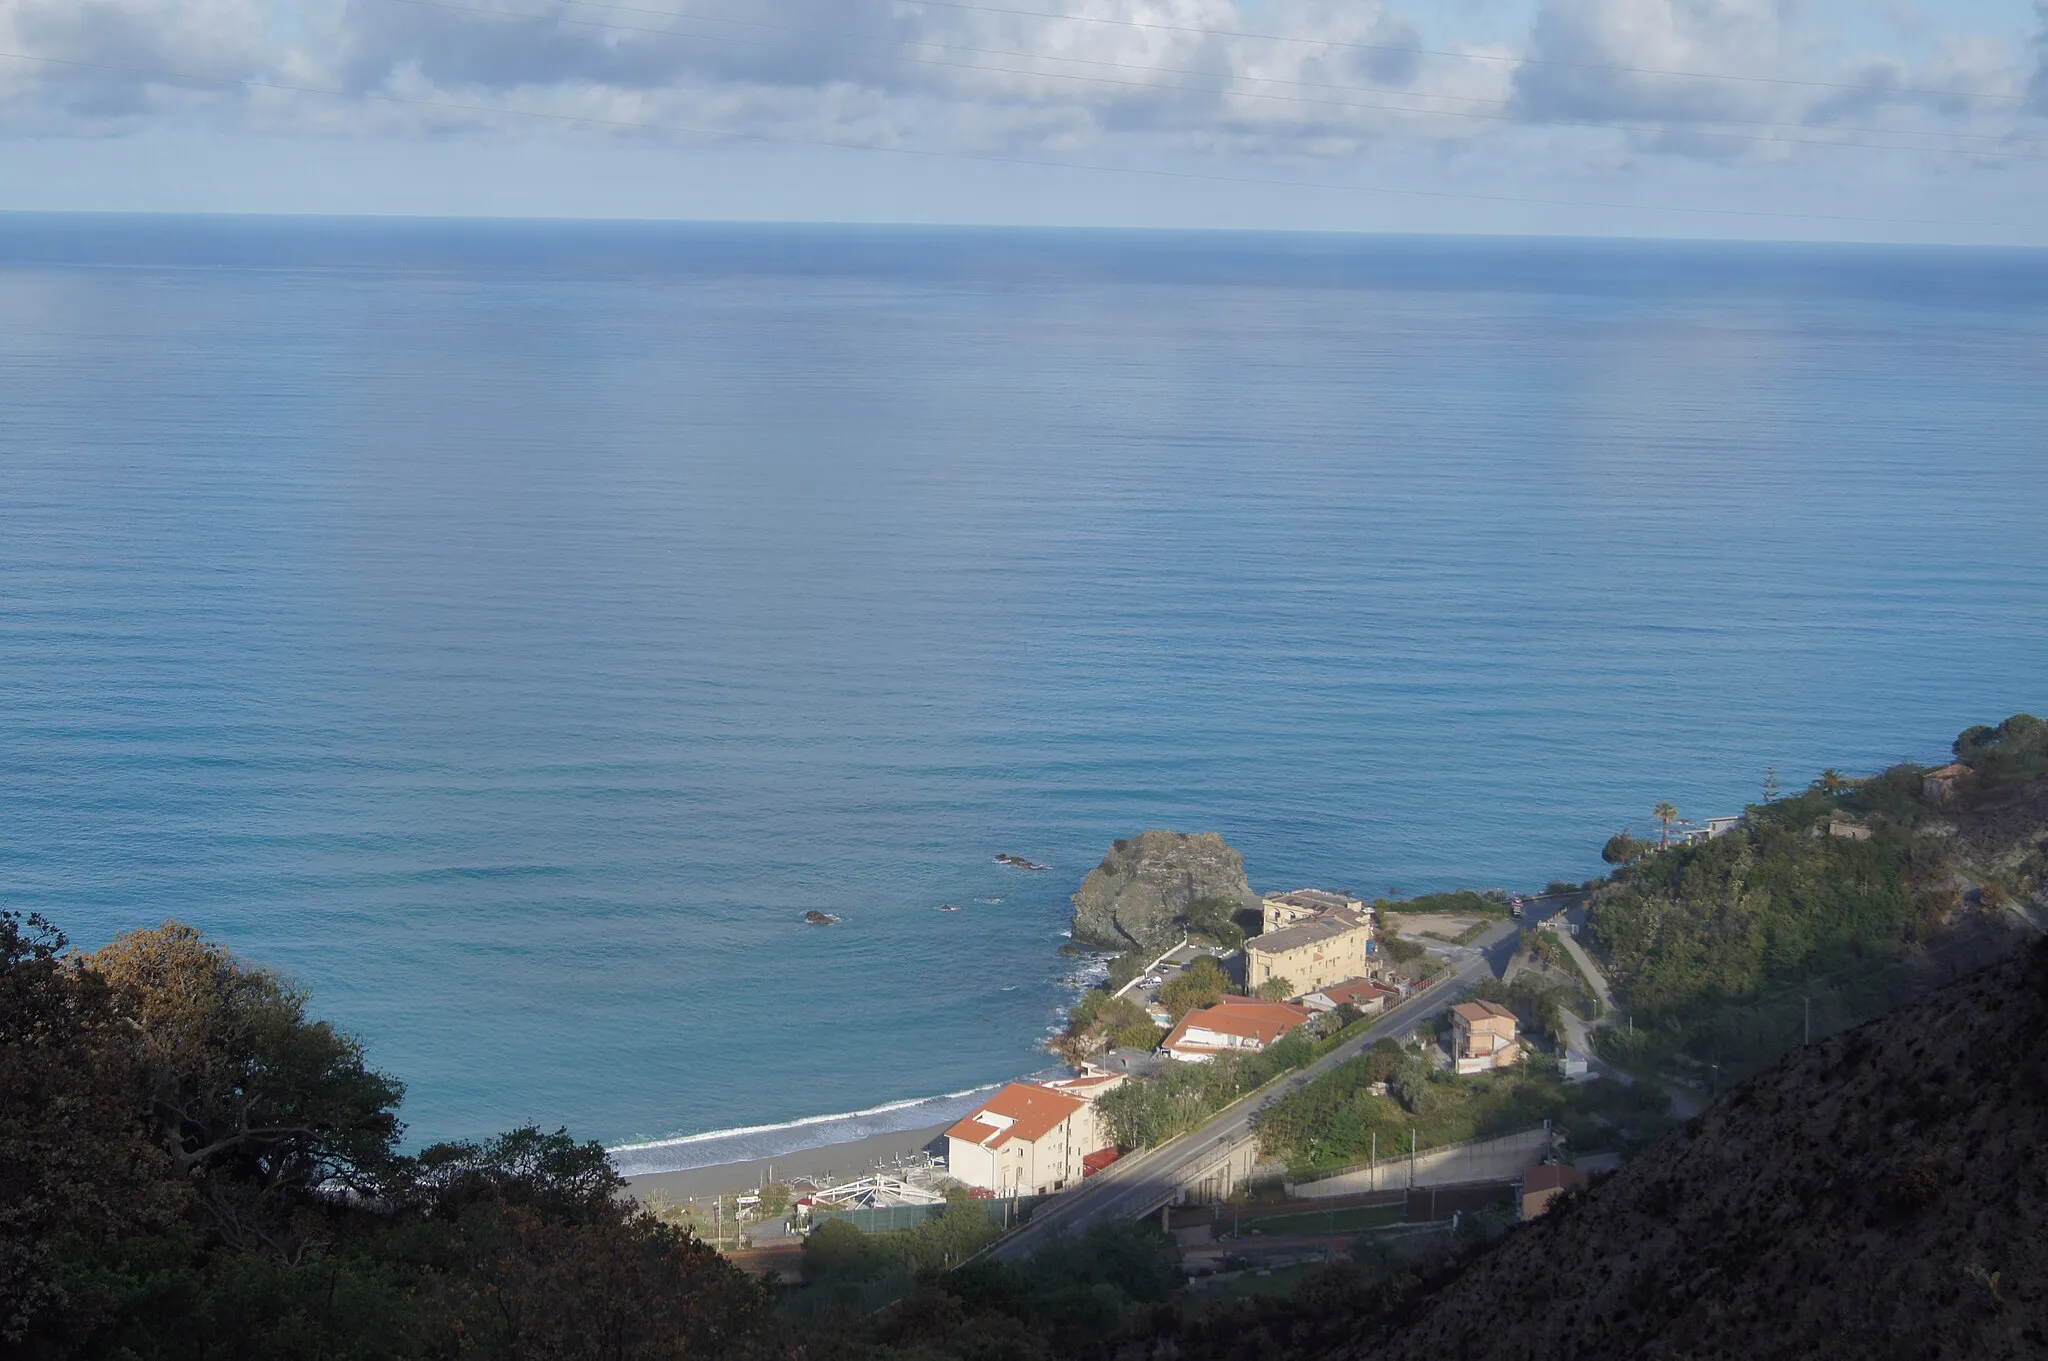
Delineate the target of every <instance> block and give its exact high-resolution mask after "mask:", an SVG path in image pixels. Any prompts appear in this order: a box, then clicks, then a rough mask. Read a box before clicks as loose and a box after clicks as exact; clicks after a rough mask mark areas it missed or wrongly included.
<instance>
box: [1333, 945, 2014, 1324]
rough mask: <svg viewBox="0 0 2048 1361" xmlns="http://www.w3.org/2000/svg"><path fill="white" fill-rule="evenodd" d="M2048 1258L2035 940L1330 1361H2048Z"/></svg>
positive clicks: (1862, 1031)
mask: <svg viewBox="0 0 2048 1361" xmlns="http://www.w3.org/2000/svg"><path fill="white" fill-rule="evenodd" d="M2044 1248H2048V945H2035V946H2032V947H2029V949H2028V950H2027V951H2026V953H2025V954H2024V955H2022V956H2019V957H2015V958H2013V959H2011V960H2009V961H2007V962H2006V963H2003V964H2000V965H1997V966H1995V967H1993V968H1991V969H1989V970H1986V971H1984V972H1982V973H1979V974H1976V975H1974V976H1972V977H1970V978H1968V979H1966V980H1964V981H1962V982H1960V983H1956V984H1953V985H1951V986H1949V987H1947V988H1943V989H1940V990H1939V991H1937V992H1934V993H1932V994H1930V995H1928V996H1927V997H1926V998H1924V999H1922V1000H1920V1001H1918V1002H1915V1003H1912V1004H1910V1005H1908V1006H1906V1007H1904V1008H1901V1009H1900V1010H1898V1011H1895V1012H1893V1013H1892V1014H1890V1015H1888V1016H1886V1017H1884V1018H1882V1019H1881V1020H1878V1021H1874V1022H1872V1023H1870V1024H1868V1025H1865V1026H1863V1027H1860V1028H1858V1029H1856V1030H1852V1031H1849V1032H1846V1033H1844V1034H1841V1035H1837V1036H1834V1037H1833V1038H1831V1039H1828V1040H1825V1041H1822V1042H1820V1043H1817V1044H1814V1045H1812V1046H1811V1047H1809V1048H1807V1049H1804V1050H1802V1051H1801V1052H1799V1053H1797V1054H1795V1055H1793V1056H1791V1057H1790V1058H1788V1059H1787V1060H1786V1061H1785V1062H1784V1063H1783V1064H1781V1065H1780V1066H1779V1067H1777V1068H1775V1069H1773V1070H1772V1071H1770V1072H1768V1073H1765V1074H1763V1075H1762V1076H1760V1077H1758V1078H1756V1079H1754V1080H1753V1081H1751V1082H1749V1083H1748V1084H1746V1085H1744V1086H1742V1087H1740V1088H1737V1089H1736V1090H1735V1091H1733V1092H1731V1093H1729V1095H1728V1096H1727V1097H1726V1098H1724V1099H1723V1100H1722V1101H1721V1102H1719V1103H1718V1104H1717V1105H1715V1106H1714V1107H1713V1108H1712V1109H1710V1110H1709V1111H1707V1113H1706V1114H1705V1115H1703V1116H1701V1117H1700V1118H1699V1119H1698V1120H1696V1121H1693V1122H1690V1123H1688V1124H1687V1125H1685V1126H1683V1127H1681V1128H1680V1129H1678V1130H1675V1131H1673V1132H1672V1133H1671V1134H1670V1135H1668V1136H1667V1137H1666V1138H1665V1139H1664V1140H1663V1141H1661V1142H1660V1143H1658V1144H1657V1145H1655V1146H1654V1147H1652V1148H1651V1149H1650V1150H1649V1151H1648V1152H1646V1153H1645V1154H1644V1156H1642V1157H1641V1158H1639V1159H1637V1160H1636V1161H1635V1162H1634V1163H1632V1164H1630V1165H1629V1166H1628V1167H1627V1168H1626V1169H1624V1170H1623V1171H1621V1172H1619V1173H1617V1174H1615V1175H1614V1176H1613V1177H1611V1178H1609V1179H1607V1180H1605V1181H1603V1182H1600V1183H1598V1184H1596V1185H1595V1186H1594V1187H1593V1188H1592V1189H1591V1190H1590V1191H1589V1192H1587V1193H1585V1194H1584V1195H1583V1196H1577V1197H1571V1198H1567V1199H1566V1200H1564V1201H1561V1202H1560V1203H1559V1204H1558V1205H1557V1206H1556V1207H1555V1208H1554V1209H1553V1210H1552V1212H1551V1213H1550V1214H1548V1215H1546V1216H1544V1217H1543V1218H1542V1219H1540V1220H1538V1221H1537V1222H1536V1223H1534V1224H1531V1225H1529V1226H1527V1227H1525V1228H1522V1229H1520V1230H1517V1231H1516V1232H1514V1233H1512V1234H1510V1235H1508V1236H1507V1237H1506V1238H1505V1239H1503V1240H1501V1241H1500V1242H1499V1243H1498V1245H1497V1246H1495V1247H1494V1248H1492V1249H1491V1250H1490V1251H1487V1252H1485V1253H1483V1254H1482V1255H1481V1256H1479V1257H1478V1259H1477V1260H1475V1261H1473V1262H1471V1263H1470V1264H1469V1265H1468V1266H1466V1267H1465V1268H1464V1270H1463V1271H1462V1272H1460V1273H1458V1274H1456V1276H1455V1277H1454V1278H1453V1279H1451V1280H1449V1282H1448V1283H1447V1284H1445V1285H1443V1286H1442V1287H1441V1288H1440V1289H1438V1290H1436V1291H1435V1292H1434V1293H1426V1292H1424V1293H1417V1294H1415V1295H1411V1296H1409V1297H1408V1298H1407V1299H1406V1300H1401V1299H1395V1300H1391V1301H1388V1303H1389V1304H1390V1305H1391V1308H1390V1309H1389V1310H1388V1312H1387V1313H1385V1314H1383V1315H1381V1316H1380V1321H1379V1322H1378V1323H1377V1324H1376V1325H1374V1324H1367V1325H1366V1327H1365V1328H1364V1330H1363V1331H1362V1333H1361V1335H1360V1336H1359V1338H1358V1341H1357V1342H1356V1343H1355V1344H1354V1345H1350V1346H1341V1347H1337V1348H1334V1349H1329V1351H1328V1353H1327V1354H1329V1355H1332V1356H1343V1357H1355V1358H1359V1361H1366V1359H1367V1358H1370V1359H1371V1361H1399V1359H1400V1358H1410V1357H1413V1358H1430V1361H1440V1359H1441V1358H1443V1357H1451V1356H1455V1357H1458V1358H1460V1361H1481V1359H1482V1358H1500V1359H1501V1361H1507V1358H1537V1357H1544V1358H1549V1357H1582V1358H1583V1357H1631V1358H1635V1357H1646V1358H1654V1357H1722V1356H1733V1357H1744V1358H1756V1357H1815V1356H1822V1357H1859V1358H1860V1357H1870V1358H1884V1357H1915V1358H1931V1357H1956V1358H1963V1357H1969V1358H1996V1357H2020V1356H2029V1357H2032V1356H2041V1355H2048V1254H2044V1251H2043V1249H2044ZM1361 1316H1362V1317H1365V1318H1369V1317H1370V1313H1369V1312H1367V1313H1364V1314H1362V1315H1361Z"/></svg>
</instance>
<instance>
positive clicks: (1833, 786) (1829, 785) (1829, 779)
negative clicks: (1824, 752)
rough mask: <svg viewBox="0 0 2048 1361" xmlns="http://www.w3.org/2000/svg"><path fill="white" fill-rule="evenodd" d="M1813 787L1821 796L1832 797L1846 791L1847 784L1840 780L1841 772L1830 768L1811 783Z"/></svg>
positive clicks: (1845, 781)
mask: <svg viewBox="0 0 2048 1361" xmlns="http://www.w3.org/2000/svg"><path fill="white" fill-rule="evenodd" d="M1813 787H1814V788H1815V789H1818V790H1820V791H1821V792H1822V793H1823V794H1828V795H1831V796H1832V795H1835V794H1839V793H1841V792H1842V791H1843V790H1844V789H1847V788H1848V787H1849V782H1848V781H1847V780H1845V779H1843V778H1842V772H1841V771H1839V770H1836V769H1835V768H1834V767H1833V766H1830V767H1828V768H1827V769H1826V770H1823V771H1822V772H1821V773H1820V778H1819V779H1817V780H1815V781H1814V782H1813Z"/></svg>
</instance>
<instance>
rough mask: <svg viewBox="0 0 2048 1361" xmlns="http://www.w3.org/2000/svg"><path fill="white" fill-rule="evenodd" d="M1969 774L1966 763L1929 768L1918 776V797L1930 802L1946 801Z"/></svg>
mask: <svg viewBox="0 0 2048 1361" xmlns="http://www.w3.org/2000/svg"><path fill="white" fill-rule="evenodd" d="M1969 774H1970V768H1969V767H1968V766H1966V765H1945V766H1943V767H1942V768H1941V769H1940V770H1930V771H1928V772H1927V773H1926V774H1925V775H1923V776H1921V777H1920V797H1921V798H1923V799H1925V800H1926V801H1927V802H1928V803H1932V804H1944V803H1948V802H1950V801H1951V800H1953V799H1954V798H1955V796H1956V789H1957V787H1958V786H1960V785H1961V784H1962V782H1963V781H1964V780H1965V779H1966V778H1968V776H1969Z"/></svg>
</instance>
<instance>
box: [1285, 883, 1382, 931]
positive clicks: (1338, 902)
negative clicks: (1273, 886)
mask: <svg viewBox="0 0 2048 1361" xmlns="http://www.w3.org/2000/svg"><path fill="white" fill-rule="evenodd" d="M1259 902H1260V907H1261V916H1262V918H1263V924H1262V925H1261V926H1260V927H1259V930H1260V931H1262V932H1263V931H1278V930H1279V929H1280V928H1281V927H1283V926H1295V925H1298V924H1300V923H1301V922H1305V921H1313V920H1315V919H1316V918H1317V917H1320V916H1322V915H1323V914H1325V913H1328V912H1353V913H1357V914H1358V915H1360V916H1363V915H1364V914H1365V903H1364V902H1363V901H1362V900H1361V899H1358V898H1353V897H1349V896H1347V895H1345V894H1342V893H1328V892H1325V891H1324V890H1322V889H1319V888H1298V889H1295V890H1294V891H1293V892H1292V893H1268V894H1266V895H1265V896H1264V897H1263V898H1261V899H1260V900H1259Z"/></svg>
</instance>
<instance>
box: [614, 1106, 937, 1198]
mask: <svg viewBox="0 0 2048 1361" xmlns="http://www.w3.org/2000/svg"><path fill="white" fill-rule="evenodd" d="M949 1123H950V1122H949ZM947 1128H948V1125H933V1126H931V1127H929V1128H927V1129H907V1130H903V1131H901V1132H899V1133H894V1134H875V1135H870V1136H869V1137H868V1138H865V1139H854V1140H850V1141H848V1142H847V1143H843V1144H827V1145H826V1146H825V1147H823V1148H809V1149H804V1150H802V1151H800V1152H796V1153H785V1154H783V1155H782V1156H781V1157H778V1158H762V1159H757V1160H755V1161H752V1162H740V1163H717V1164H714V1165H712V1166H710V1167H691V1168H686V1169H684V1170H683V1171H681V1172H649V1173H645V1174H643V1175H641V1176H637V1177H628V1178H627V1179H626V1184H627V1186H629V1187H630V1188H631V1189H632V1192H633V1194H634V1195H635V1196H636V1197H638V1198H640V1199H642V1200H645V1199H647V1198H648V1197H649V1196H652V1195H654V1194H656V1193H659V1194H661V1195H663V1196H666V1197H667V1198H668V1199H670V1200H676V1201H683V1200H689V1199H691V1198H693V1197H696V1196H718V1195H726V1194H729V1193H731V1192H734V1191H751V1190H753V1189H754V1188H755V1187H757V1186H759V1185H760V1184H761V1183H762V1182H763V1181H765V1180H767V1178H768V1172H769V1169H770V1168H771V1167H772V1168H773V1169H774V1172H775V1180H777V1181H788V1180H789V1179H790V1178H792V1177H819V1176H825V1175H827V1174H830V1175H833V1176H837V1177H840V1178H847V1177H855V1176H859V1175H860V1174H862V1173H864V1172H867V1171H869V1170H871V1169H872V1168H873V1167H874V1166H875V1164H876V1163H878V1162H887V1161H889V1160H890V1159H892V1158H896V1157H899V1156H901V1155H903V1154H906V1153H915V1152H917V1151H918V1150H919V1149H923V1148H931V1149H932V1150H933V1151H934V1152H944V1151H945V1150H944V1142H945V1133H946V1130H947Z"/></svg>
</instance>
